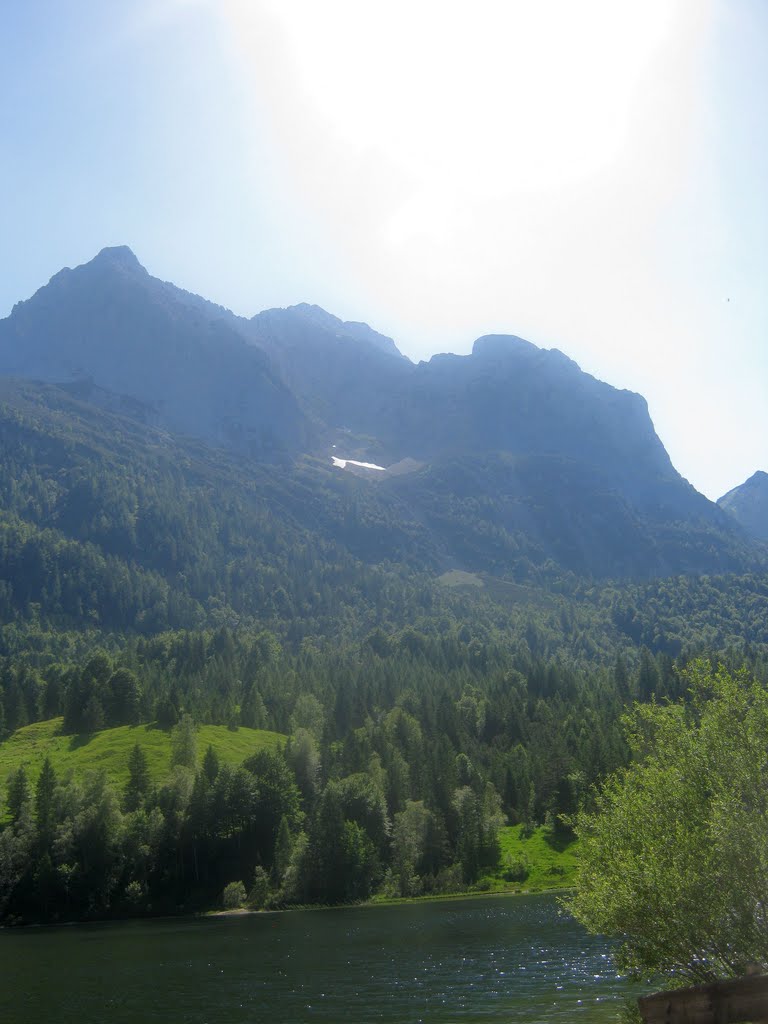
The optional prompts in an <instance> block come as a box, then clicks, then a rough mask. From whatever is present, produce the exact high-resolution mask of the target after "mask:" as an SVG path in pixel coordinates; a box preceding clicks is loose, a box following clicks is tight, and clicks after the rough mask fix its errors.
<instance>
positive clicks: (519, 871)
mask: <svg viewBox="0 0 768 1024" xmlns="http://www.w3.org/2000/svg"><path fill="white" fill-rule="evenodd" d="M499 840H500V844H501V858H500V862H499V867H498V869H497V870H496V871H495V872H494V873H488V874H486V875H484V876H483V878H481V879H480V881H479V883H478V885H477V888H478V889H479V890H480V891H483V892H508V891H509V890H517V891H521V892H522V891H528V892H538V891H539V890H541V889H567V888H569V887H570V886H572V885H573V881H574V872H575V870H576V862H577V859H578V843H577V841H576V840H575V839H570V838H564V837H562V836H561V835H559V834H558V833H555V832H553V831H552V829H550V828H546V827H544V826H540V827H539V828H537V829H534V831H533V832H532V833H531V834H530V835H529V836H526V835H525V830H524V827H523V826H522V825H510V826H508V827H507V828H503V829H502V830H501V833H500V835H499Z"/></svg>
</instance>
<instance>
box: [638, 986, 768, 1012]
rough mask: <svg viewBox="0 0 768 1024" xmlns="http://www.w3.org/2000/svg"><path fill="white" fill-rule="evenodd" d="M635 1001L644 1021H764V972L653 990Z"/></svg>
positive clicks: (767, 1006)
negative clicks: (706, 983) (707, 982)
mask: <svg viewBox="0 0 768 1024" xmlns="http://www.w3.org/2000/svg"><path fill="white" fill-rule="evenodd" d="M637 1003H638V1006H639V1007H640V1013H641V1015H642V1018H643V1020H644V1021H645V1022H646V1024H742V1022H744V1024H746V1022H755V1024H766V1022H768V975H764V974H760V975H751V976H749V977H746V978H729V979H728V980H727V981H716V982H713V983H712V984H710V985H696V986H695V987H693V988H680V989H675V990H673V991H671V992H656V993H654V995H651V996H641V997H640V999H638V1001H637Z"/></svg>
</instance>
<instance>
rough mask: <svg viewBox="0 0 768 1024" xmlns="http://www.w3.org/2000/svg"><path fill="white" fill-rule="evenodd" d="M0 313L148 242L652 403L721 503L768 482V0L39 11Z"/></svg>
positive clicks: (18, 16) (23, 28)
mask: <svg viewBox="0 0 768 1024" xmlns="http://www.w3.org/2000/svg"><path fill="white" fill-rule="evenodd" d="M0 25H1V27H0V33H1V34H0V42H1V43H2V50H1V51H0V52H1V53H2V60H1V61H0V195H2V203H0V316H4V315H6V314H7V313H8V312H9V311H10V309H11V306H12V305H13V303H14V302H15V301H16V300H18V299H21V298H27V297H28V296H29V295H30V294H32V292H33V291H35V289H36V288H37V287H39V286H40V285H41V284H43V283H44V282H45V281H47V280H48V278H49V277H50V276H51V275H52V274H53V273H55V272H56V271H57V270H58V269H60V268H61V267H62V266H65V265H67V266H75V265H76V264H78V263H83V262H85V261H87V260H88V259H90V258H91V257H92V256H93V255H94V254H95V253H96V252H97V251H98V250H99V249H100V248H102V247H103V246H105V245H115V244H128V245H130V246H131V248H133V250H134V251H135V253H136V254H137V256H138V257H139V259H140V260H141V262H142V263H143V264H144V265H145V266H146V267H147V269H148V270H149V271H150V273H152V274H155V275H156V276H158V277H161V278H164V279H166V280H172V281H174V282H175V283H177V284H179V285H181V286H183V287H185V288H188V289H190V290H192V291H196V292H199V293H201V294H203V295H205V296H206V297H207V298H211V299H213V300H215V301H217V302H220V303H222V304H224V305H226V306H229V307H230V308H232V309H233V310H235V312H238V313H242V314H246V315H251V314H253V313H255V312H257V311H259V310H260V309H263V308H266V307H268V306H284V305H288V304H291V303H294V302H301V301H308V302H317V303H319V304H320V305H322V306H323V307H325V308H326V309H328V310H329V311H331V312H333V313H336V314H337V315H338V316H341V317H343V318H344V319H355V320H365V321H367V322H369V323H370V324H371V325H372V326H374V327H375V328H377V329H378V330H380V331H382V332H383V333H385V334H389V335H391V336H392V337H394V338H395V340H396V342H397V343H398V345H399V346H400V348H401V349H402V350H403V351H404V352H405V353H406V354H407V355H409V356H410V357H411V358H413V359H416V360H418V359H423V358H428V357H429V356H430V355H431V354H432V353H434V352H438V351H453V352H467V351H469V350H470V348H471V345H472V342H473V340H474V339H475V338H476V337H478V336H479V335H481V334H484V333H489V332H499V333H501V332H505V333H511V334H518V335H521V336H523V337H525V338H528V339H529V340H530V341H533V342H534V343H536V344H538V345H541V346H543V347H547V348H551V347H555V348H560V349H562V350H563V351H564V352H566V353H567V354H568V355H569V356H571V357H572V358H574V359H575V360H576V361H577V362H578V363H579V364H580V365H581V366H582V368H583V369H585V370H588V371H589V372H590V373H593V374H595V376H597V377H600V378H601V379H603V380H606V381H608V382H609V383H611V384H614V385H616V386H617V387H625V388H630V389H632V390H634V391H639V392H641V393H642V394H643V395H645V397H646V398H647V399H648V403H649V406H650V411H651V415H652V417H653V420H654V423H655V425H656V429H657V431H658V433H659V435H660V436H661V438H662V440H663V441H664V443H665V445H666V446H667V449H668V451H669V452H670V455H671V456H672V460H673V462H674V463H675V465H676V466H677V468H678V469H679V470H680V472H681V473H682V474H683V475H684V476H686V477H687V478H688V479H689V480H690V481H691V482H692V483H693V484H695V486H697V487H698V488H699V489H700V490H702V491H704V493H706V494H707V495H709V496H710V497H718V496H719V495H720V494H722V493H723V492H724V491H726V490H728V489H729V488H730V487H732V486H734V485H735V484H737V483H740V482H741V481H742V480H744V479H745V478H746V477H747V476H749V475H751V473H752V472H754V470H756V469H758V468H761V469H766V470H768V3H766V2H765V0H730V2H727V0H638V2H636V3H630V2H628V0H627V2H625V0H578V2H575V0H526V2H518V0H474V2H473V3H471V4H470V3H468V2H466V0H465V2H463V3H458V2H451V0H441V2H437V0H408V2H407V3H406V2H404V0H387V2H386V3H383V2H379V0H131V2H125V0H68V2H67V3H62V2H61V0H48V2H42V0H25V2H24V3H16V4H11V3H6V4H4V5H3V17H2V22H1V23H0Z"/></svg>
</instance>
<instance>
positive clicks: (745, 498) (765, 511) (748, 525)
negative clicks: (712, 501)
mask: <svg viewBox="0 0 768 1024" xmlns="http://www.w3.org/2000/svg"><path fill="white" fill-rule="evenodd" d="M717 503H718V505H719V506H720V507H721V508H723V509H725V510H726V511H727V512H729V513H730V514H731V515H732V516H733V517H734V519H736V521H737V522H738V523H739V524H740V525H741V526H742V527H743V528H744V529H745V530H746V531H747V533H749V534H750V535H751V536H752V537H756V538H757V539H758V540H761V541H765V542H766V543H768V473H763V472H762V471H761V470H758V472H757V473H754V474H753V475H752V476H751V477H750V478H749V479H748V480H745V481H744V483H743V484H740V485H739V486H738V487H734V488H733V490H731V491H728V493H727V494H724V495H723V496H722V498H719V499H718V502H717Z"/></svg>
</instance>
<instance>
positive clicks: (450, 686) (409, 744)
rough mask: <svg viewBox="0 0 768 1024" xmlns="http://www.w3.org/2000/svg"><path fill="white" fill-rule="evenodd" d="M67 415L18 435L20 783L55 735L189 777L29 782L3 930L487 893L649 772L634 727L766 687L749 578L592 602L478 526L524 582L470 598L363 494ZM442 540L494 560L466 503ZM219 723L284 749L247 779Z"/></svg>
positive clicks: (363, 488) (65, 777)
mask: <svg viewBox="0 0 768 1024" xmlns="http://www.w3.org/2000/svg"><path fill="white" fill-rule="evenodd" d="M49 392H50V393H47V397H46V399H45V401H43V400H42V398H41V394H42V392H41V391H40V390H39V389H36V388H34V387H30V388H29V389H28V390H27V392H25V393H21V394H20V393H14V397H13V400H12V401H9V402H7V403H6V404H5V405H4V406H3V408H2V416H3V419H2V425H3V440H4V444H3V445H2V447H0V499H1V500H0V761H1V759H2V754H3V750H4V748H5V747H7V745H8V740H9V738H10V737H12V736H16V735H19V733H18V731H19V730H24V729H25V728H26V727H29V726H30V725H32V724H34V723H40V722H55V723H56V730H57V734H60V735H62V736H64V737H68V738H69V740H68V742H69V743H70V745H71V747H72V749H77V748H78V747H79V746H83V745H84V744H87V743H88V742H89V738H90V737H93V736H96V735H99V734H100V733H102V732H103V731H104V730H110V729H116V728H119V727H128V728H136V727H137V726H139V725H141V726H147V727H150V728H151V729H155V730H159V731H161V732H163V733H164V734H166V735H167V736H168V737H169V741H170V744H171V748H172V751H173V753H172V758H171V761H172V764H171V769H170V772H169V773H168V774H167V775H165V776H163V777H162V778H158V777H157V776H153V775H152V773H151V772H150V771H149V769H148V767H147V751H145V750H144V749H143V748H142V744H141V743H140V742H138V741H137V742H136V743H135V744H133V745H132V746H131V747H130V750H129V752H127V753H126V755H125V758H124V760H125V763H124V764H123V765H121V778H120V780H117V779H116V778H115V777H111V776H110V775H109V774H107V773H105V772H103V771H102V772H99V771H96V772H92V773H85V774H77V773H66V772H62V771H60V770H59V771H57V769H56V767H55V766H54V764H53V763H52V761H51V760H50V759H49V760H45V759H44V758H43V759H41V758H40V757H39V756H38V757H36V758H34V759H31V760H29V762H28V763H25V762H24V761H23V760H22V762H21V763H17V764H13V765H10V766H9V768H8V770H7V772H6V778H5V780H4V782H3V780H2V778H0V792H2V794H3V795H2V801H3V802H2V805H0V920H3V921H6V922H28V921H53V920H66V919H79V918H93V917H104V916H110V915H119V916H125V915H133V914H156V913H168V912H174V913H176V912H182V911H191V910H200V909H206V908H210V907H213V906H220V905H221V902H222V899H223V894H224V892H225V890H226V891H228V892H229V894H230V896H229V898H230V899H233V900H235V899H236V900H242V899H247V900H249V902H250V903H251V904H252V905H254V906H261V905H265V904H266V905H270V906H285V905H291V904H297V903H298V904H306V903H324V904H326V903H337V902H347V901H354V900H362V899H367V898H370V897H371V896H374V895H378V896H382V897H388V898H393V897H397V896H416V895H427V894H433V893H434V894H438V893H445V892H456V891H467V890H470V889H472V888H473V887H475V888H476V887H478V886H480V887H481V888H482V884H483V878H484V876H485V873H486V872H488V871H491V870H499V856H500V850H499V830H500V828H502V826H504V825H505V824H520V825H522V826H524V827H525V828H526V829H533V828H535V827H537V826H541V825H546V826H547V828H548V829H549V830H550V831H551V834H552V835H553V836H558V835H560V836H561V837H566V838H567V836H568V830H569V827H570V826H569V824H568V822H569V821H570V820H571V819H572V816H573V815H574V814H575V813H576V812H577V811H578V810H579V809H580V808H581V807H583V806H584V805H585V804H587V805H588V804H589V801H590V800H591V799H592V795H591V794H592V792H593V787H594V786H595V784H597V783H598V782H599V781H600V780H602V779H604V778H605V777H606V776H607V775H608V774H609V773H611V772H612V771H614V770H615V769H617V768H620V767H622V766H625V765H626V764H627V763H628V761H629V758H630V748H629V746H628V744H627V742H626V739H625V737H624V734H623V732H622V729H621V721H620V720H621V716H622V713H623V712H624V711H625V709H626V708H628V707H630V706H632V705H633V703H635V702H638V703H639V704H641V705H646V704H649V703H650V702H654V701H656V702H664V701H665V700H667V699H669V700H672V701H676V700H678V699H680V698H684V697H685V682H684V679H685V675H684V673H685V669H686V666H687V665H688V664H689V663H690V662H691V661H692V660H693V659H694V658H696V657H697V656H701V655H704V656H706V657H708V658H710V659H712V661H713V663H714V661H716V660H720V661H722V662H723V663H724V664H726V665H727V666H728V667H729V668H732V669H737V668H739V667H746V668H748V669H749V670H750V672H751V673H753V675H754V676H755V677H756V678H757V679H759V680H761V681H763V682H765V681H768V658H767V655H768V579H766V576H765V574H764V573H763V572H762V571H761V570H760V569H759V568H757V567H756V568H755V569H754V570H753V571H750V572H744V571H742V572H740V573H739V574H736V573H730V574H726V573H722V574H719V575H701V574H699V575H684V576H673V577H666V578H659V579H649V580H635V581H629V580H619V579H606V578H591V577H588V576H584V575H581V576H578V575H575V574H574V573H572V572H570V571H569V570H568V569H567V568H565V567H564V566H563V565H561V564H559V563H557V562H556V561H554V560H552V559H551V558H548V557H545V556H546V553H545V552H542V551H540V550H538V549H536V548H535V546H532V545H531V544H530V543H529V542H528V541H527V540H526V538H525V537H523V536H517V535H514V534H512V533H509V532H508V531H505V530H504V529H502V528H501V527H498V528H497V529H496V530H495V531H494V530H491V529H486V528H485V527H483V530H485V534H484V535H483V536H484V540H483V542H484V544H485V550H486V551H487V552H493V551H496V552H497V554H498V552H501V551H503V552H504V553H505V554H504V558H505V559H507V560H508V564H509V571H508V572H507V573H506V575H504V576H500V575H498V574H494V573H493V572H490V571H487V570H485V569H482V568H480V567H479V568H478V571H477V572H475V573H463V574H462V573H456V572H454V571H453V568H454V567H453V566H452V565H451V562H450V560H449V559H447V558H446V557H445V556H444V553H443V555H441V550H442V547H441V545H443V543H444V539H445V538H444V535H435V533H434V531H431V530H429V529H428V528H427V526H426V525H425V523H424V522H423V521H419V520H418V518H417V517H413V518H409V514H408V510H407V509H406V510H403V508H401V507H399V506H398V505H397V501H396V499H395V498H394V497H392V496H391V495H389V496H388V495H386V494H384V493H383V492H376V491H374V490H372V489H371V487H370V486H369V484H368V483H367V482H366V481H361V480H358V479H356V478H354V477H349V476H347V475H346V474H343V473H338V472H336V473H334V472H333V471H331V470H329V469H328V468H327V467H322V466H319V465H316V464H315V463H314V462H313V461H312V460H310V459H307V460H305V461H304V462H301V461H299V462H298V463H296V464H293V465H291V466H288V465H280V466H277V465H273V466H271V467H268V466H265V465H256V464H252V463H247V462H245V461H244V460H241V459H239V458H238V457H236V456H234V455H224V454H223V453H214V452H212V451H211V450H209V449H206V448H205V447H204V446H203V445H199V444H197V443H196V442H181V441H179V440H178V439H177V440H171V439H170V438H169V437H168V436H167V435H161V434H159V433H153V432H152V431H148V429H147V428H144V427H142V426H141V425H137V424H135V423H132V422H131V421H128V420H118V419H117V418H115V417H113V416H112V415H111V414H110V413H108V412H104V411H99V410H93V409H91V410H89V411H88V413H87V415H86V413H85V412H83V411H82V410H79V411H78V407H77V404H76V403H74V404H73V401H72V400H71V399H70V398H69V397H67V396H66V395H65V394H64V393H63V392H62V393H60V394H59V393H57V392H56V389H49ZM118 428H119V429H118ZM449 518H450V522H449V527H450V531H453V532H461V531H462V530H465V531H466V533H467V535H470V534H471V535H473V536H474V537H475V540H477V538H478V537H480V536H481V534H482V530H480V527H479V526H478V524H479V523H482V519H480V520H478V518H477V516H475V515H474V513H473V511H472V501H471V499H470V497H469V496H467V497H466V499H465V500H462V501H457V502H455V503H454V504H453V505H452V506H451V508H450V517H449ZM478 543H479V541H478ZM499 557H500V556H499ZM492 562H493V557H492V556H491V555H489V556H488V559H487V563H488V564H491V563H492ZM210 725H215V726H222V727H225V728H226V729H227V730H229V731H230V732H231V733H232V735H236V734H237V732H238V730H266V731H269V732H270V733H272V734H278V735H279V737H280V740H279V742H278V743H277V744H276V745H274V746H271V747H269V748H265V749H258V750H255V752H254V753H253V754H252V755H251V756H249V757H246V758H245V760H244V761H242V762H241V763H238V764H229V763H225V762H223V761H222V760H221V759H220V758H219V757H218V756H217V754H216V752H215V750H213V749H212V748H210V749H209V748H207V747H205V748H204V747H202V746H201V744H200V743H199V730H200V729H201V728H202V727H206V726H210ZM3 741H5V742H3ZM508 870H509V873H510V882H513V881H516V882H520V880H521V877H522V878H523V879H524V870H523V871H522V873H521V869H520V865H508ZM232 885H235V889H234V890H233V889H231V888H229V889H228V887H230V886H232ZM238 886H239V887H240V888H238ZM233 893H234V895H232V894H233Z"/></svg>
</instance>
